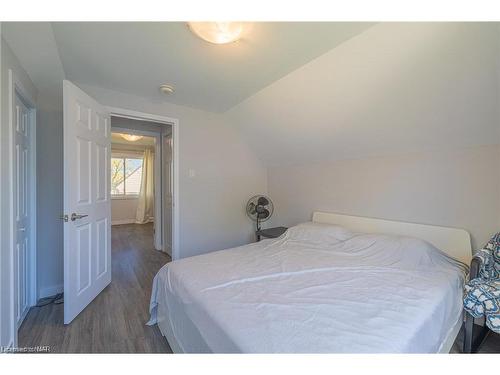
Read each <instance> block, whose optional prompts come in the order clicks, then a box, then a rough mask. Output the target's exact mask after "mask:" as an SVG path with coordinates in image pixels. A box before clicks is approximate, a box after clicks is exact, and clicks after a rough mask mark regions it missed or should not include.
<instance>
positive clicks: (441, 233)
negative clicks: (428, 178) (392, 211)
mask: <svg viewBox="0 0 500 375" xmlns="http://www.w3.org/2000/svg"><path fill="white" fill-rule="evenodd" d="M312 220H313V222H316V223H325V224H336V225H340V226H342V227H345V228H347V229H349V230H351V231H353V232H361V233H386V234H396V235H401V236H410V237H416V238H420V239H422V240H425V241H427V242H430V243H431V244H433V245H434V246H436V247H437V248H438V249H440V250H441V251H444V252H445V253H446V254H448V255H449V256H451V257H453V258H455V259H457V260H459V261H461V262H463V263H465V264H470V261H471V258H472V248H471V242H470V235H469V233H468V232H467V231H465V230H463V229H457V228H448V227H439V226H435V225H425V224H414V223H405V222H402V221H390V220H383V219H375V218H369V217H361V216H349V215H341V214H335V213H329V212H314V213H313V218H312Z"/></svg>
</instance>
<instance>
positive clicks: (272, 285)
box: [150, 223, 466, 353]
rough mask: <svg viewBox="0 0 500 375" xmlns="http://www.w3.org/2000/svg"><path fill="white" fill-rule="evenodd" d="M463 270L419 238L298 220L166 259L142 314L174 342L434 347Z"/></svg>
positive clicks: (217, 346) (188, 347) (247, 349)
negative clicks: (261, 235) (269, 235)
mask: <svg viewBox="0 0 500 375" xmlns="http://www.w3.org/2000/svg"><path fill="white" fill-rule="evenodd" d="M465 272H466V267H465V266H464V265H462V264H460V263H459V262H457V261H455V260H453V259H451V258H449V257H447V256H446V255H445V254H444V253H442V252H440V251H439V250H438V249H436V248H434V247H433V246H432V245H430V244H428V243H427V242H425V241H421V240H418V239H414V238H409V237H398V236H389V235H380V234H360V233H351V232H349V231H348V230H346V229H344V228H341V227H336V226H333V225H324V224H313V223H305V224H301V225H298V226H296V227H293V228H290V229H289V230H288V231H287V233H285V234H284V235H283V236H282V237H280V238H278V239H273V240H264V241H261V242H258V243H254V244H250V245H245V246H241V247H236V248H232V249H228V250H222V251H217V252H213V253H209V254H205V255H199V256H195V257H191V258H185V259H181V260H178V261H174V262H171V263H169V264H167V265H165V266H164V267H163V268H162V269H161V270H160V271H159V272H158V274H157V275H156V276H155V278H154V281H153V292H152V296H151V304H150V312H151V320H150V323H151V324H154V323H158V324H159V326H160V328H161V330H162V332H163V333H164V334H165V335H166V336H167V338H169V342H170V344H171V346H172V347H173V349H174V351H176V352H188V353H201V352H216V353H383V352H386V353H434V352H439V351H440V350H442V347H443V343H444V342H445V341H446V340H447V339H448V338H449V335H450V333H451V332H452V331H453V332H455V331H456V327H457V326H458V325H459V324H460V323H461V316H462V315H461V312H462V301H461V299H462V288H463V282H464V277H465Z"/></svg>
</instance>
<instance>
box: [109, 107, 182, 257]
mask: <svg viewBox="0 0 500 375" xmlns="http://www.w3.org/2000/svg"><path fill="white" fill-rule="evenodd" d="M172 160H173V156H172V125H170V124H165V123H158V122H153V121H145V120H137V119H131V118H125V117H116V116H112V117H111V170H110V186H111V200H112V202H111V217H112V221H111V223H112V228H116V226H118V225H143V226H144V225H146V226H147V225H150V226H151V227H152V235H153V243H154V248H155V249H156V250H159V251H163V252H165V253H167V254H168V255H169V256H170V257H172V238H173V236H172V229H173V225H172V223H173V217H172V215H173V207H172V206H173V199H172V191H173V183H174V181H173V174H172ZM146 233H147V231H146Z"/></svg>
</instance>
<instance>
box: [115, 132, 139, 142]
mask: <svg viewBox="0 0 500 375" xmlns="http://www.w3.org/2000/svg"><path fill="white" fill-rule="evenodd" d="M120 135H121V137H122V138H123V139H125V140H126V141H129V142H135V141H138V140H139V139H142V138H144V137H143V136H142V135H135V134H120Z"/></svg>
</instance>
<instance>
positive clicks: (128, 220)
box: [111, 219, 135, 225]
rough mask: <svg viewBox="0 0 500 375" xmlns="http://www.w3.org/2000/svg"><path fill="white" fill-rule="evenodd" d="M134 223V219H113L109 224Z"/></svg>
mask: <svg viewBox="0 0 500 375" xmlns="http://www.w3.org/2000/svg"><path fill="white" fill-rule="evenodd" d="M123 224H135V219H123V220H113V221H111V225H123Z"/></svg>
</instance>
